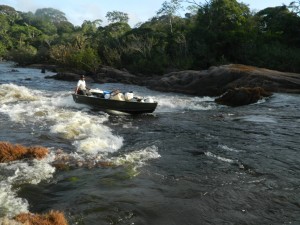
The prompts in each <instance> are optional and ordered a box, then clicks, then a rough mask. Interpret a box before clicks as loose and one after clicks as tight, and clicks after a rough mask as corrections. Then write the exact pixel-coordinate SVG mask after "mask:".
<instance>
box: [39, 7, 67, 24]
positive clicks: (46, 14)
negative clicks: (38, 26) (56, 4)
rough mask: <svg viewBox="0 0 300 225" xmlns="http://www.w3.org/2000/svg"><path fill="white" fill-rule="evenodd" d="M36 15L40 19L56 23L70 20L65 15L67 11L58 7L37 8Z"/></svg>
mask: <svg viewBox="0 0 300 225" xmlns="http://www.w3.org/2000/svg"><path fill="white" fill-rule="evenodd" d="M35 16H36V17H38V18H40V19H44V20H45V19H46V20H48V21H50V22H51V23H54V24H57V23H60V22H67V21H68V20H67V18H66V16H65V13H63V12H61V11H59V10H58V9H53V8H42V9H37V10H36V11H35Z"/></svg>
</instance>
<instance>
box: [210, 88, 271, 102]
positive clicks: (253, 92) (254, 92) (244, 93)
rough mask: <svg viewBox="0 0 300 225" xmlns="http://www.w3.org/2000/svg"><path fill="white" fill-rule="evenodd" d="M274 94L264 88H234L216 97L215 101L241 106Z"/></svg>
mask: <svg viewBox="0 0 300 225" xmlns="http://www.w3.org/2000/svg"><path fill="white" fill-rule="evenodd" d="M271 95H272V94H271V93H269V92H267V91H265V90H264V89H263V88H260V87H255V88H233V89H230V90H228V91H227V92H226V93H225V94H223V95H222V96H220V97H219V98H216V99H215V102H217V103H219V104H222V105H228V106H241V105H248V104H252V103H256V102H257V101H258V100H260V99H262V98H263V97H269V96H271Z"/></svg>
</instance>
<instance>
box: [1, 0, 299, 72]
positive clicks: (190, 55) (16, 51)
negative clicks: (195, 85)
mask: <svg viewBox="0 0 300 225" xmlns="http://www.w3.org/2000/svg"><path fill="white" fill-rule="evenodd" d="M188 2H190V3H189V7H188V9H189V11H188V13H186V14H185V16H184V17H182V16H179V14H178V11H179V10H180V9H181V8H182V5H183V3H185V5H186V4H187V3H188ZM299 5H300V1H299V0H298V1H293V2H292V3H291V4H290V5H288V6H286V5H281V6H277V7H270V8H265V9H263V10H261V11H258V12H253V11H251V9H250V8H249V7H248V6H247V5H245V4H243V3H239V2H237V1H236V0H210V1H206V3H203V4H202V3H201V4H200V3H197V2H196V1H185V0H170V1H166V2H164V3H163V4H162V6H161V8H160V9H158V11H157V14H156V15H154V17H153V18H150V19H149V20H148V21H146V22H144V23H140V24H138V25H136V26H135V27H134V28H132V27H130V26H129V24H128V20H129V17H128V14H126V13H124V12H119V11H113V12H108V13H107V14H106V18H107V20H108V21H109V24H108V25H105V26H103V25H102V21H101V20H100V19H99V20H95V21H88V20H86V21H84V22H83V23H82V25H81V26H74V25H73V24H72V23H70V22H69V21H68V20H67V18H66V16H65V14H64V13H63V12H61V11H59V10H57V9H53V8H42V9H38V10H36V12H34V13H33V12H19V11H16V10H15V9H14V8H12V7H10V6H7V5H0V23H1V27H0V58H2V59H7V60H13V61H15V62H17V63H18V64H19V65H21V66H26V65H29V64H34V63H39V64H40V63H43V64H56V65H58V66H60V67H63V68H66V69H70V68H72V69H75V70H78V71H85V72H86V73H96V72H97V71H98V70H99V68H101V67H102V66H103V65H105V66H111V67H115V68H119V69H123V68H126V69H127V70H128V71H130V72H132V73H135V74H139V73H142V74H163V73H166V72H169V71H176V70H186V69H195V70H201V69H207V68H208V67H210V66H213V65H216V66H217V65H222V64H228V63H239V64H246V65H253V66H258V67H266V68H270V69H274V70H280V71H288V72H300V64H299V62H300V29H299V27H300V17H299V15H300V14H299Z"/></svg>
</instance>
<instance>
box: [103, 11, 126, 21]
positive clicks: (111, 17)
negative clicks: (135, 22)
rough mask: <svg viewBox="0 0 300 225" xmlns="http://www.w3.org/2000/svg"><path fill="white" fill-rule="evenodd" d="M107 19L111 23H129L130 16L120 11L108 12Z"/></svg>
mask: <svg viewBox="0 0 300 225" xmlns="http://www.w3.org/2000/svg"><path fill="white" fill-rule="evenodd" d="M105 17H106V19H107V20H108V22H110V23H128V20H129V17H128V14H127V13H124V12H120V11H112V12H108V13H106V16H105Z"/></svg>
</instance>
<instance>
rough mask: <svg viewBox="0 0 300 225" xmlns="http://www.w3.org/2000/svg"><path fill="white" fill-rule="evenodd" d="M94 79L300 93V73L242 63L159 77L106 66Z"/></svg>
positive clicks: (171, 88)
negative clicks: (258, 88) (135, 73)
mask: <svg viewBox="0 0 300 225" xmlns="http://www.w3.org/2000/svg"><path fill="white" fill-rule="evenodd" d="M46 78H54V79H59V80H68V81H75V80H76V81H77V80H78V79H79V75H78V74H75V73H58V74H57V75H54V76H51V77H46ZM87 78H88V77H87ZM91 79H93V80H94V81H95V82H97V83H125V84H135V85H141V86H147V87H148V88H150V89H153V90H158V91H164V92H178V93H184V94H190V95H196V96H220V95H222V94H223V93H225V92H226V91H228V90H230V89H234V88H241V87H245V88H255V87H261V88H263V89H264V90H266V91H267V92H286V93H300V74H295V73H286V72H279V71H275V70H269V69H264V68H257V67H253V66H246V65H240V64H230V65H224V66H218V67H211V68H209V69H208V70H201V71H195V70H186V71H180V72H172V73H168V74H165V75H163V76H157V77H145V76H143V75H139V76H136V75H133V74H130V73H129V72H128V71H126V70H118V69H114V68H111V67H103V68H102V69H101V70H100V71H99V72H98V73H97V74H96V75H93V76H91ZM87 80H88V79H87Z"/></svg>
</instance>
